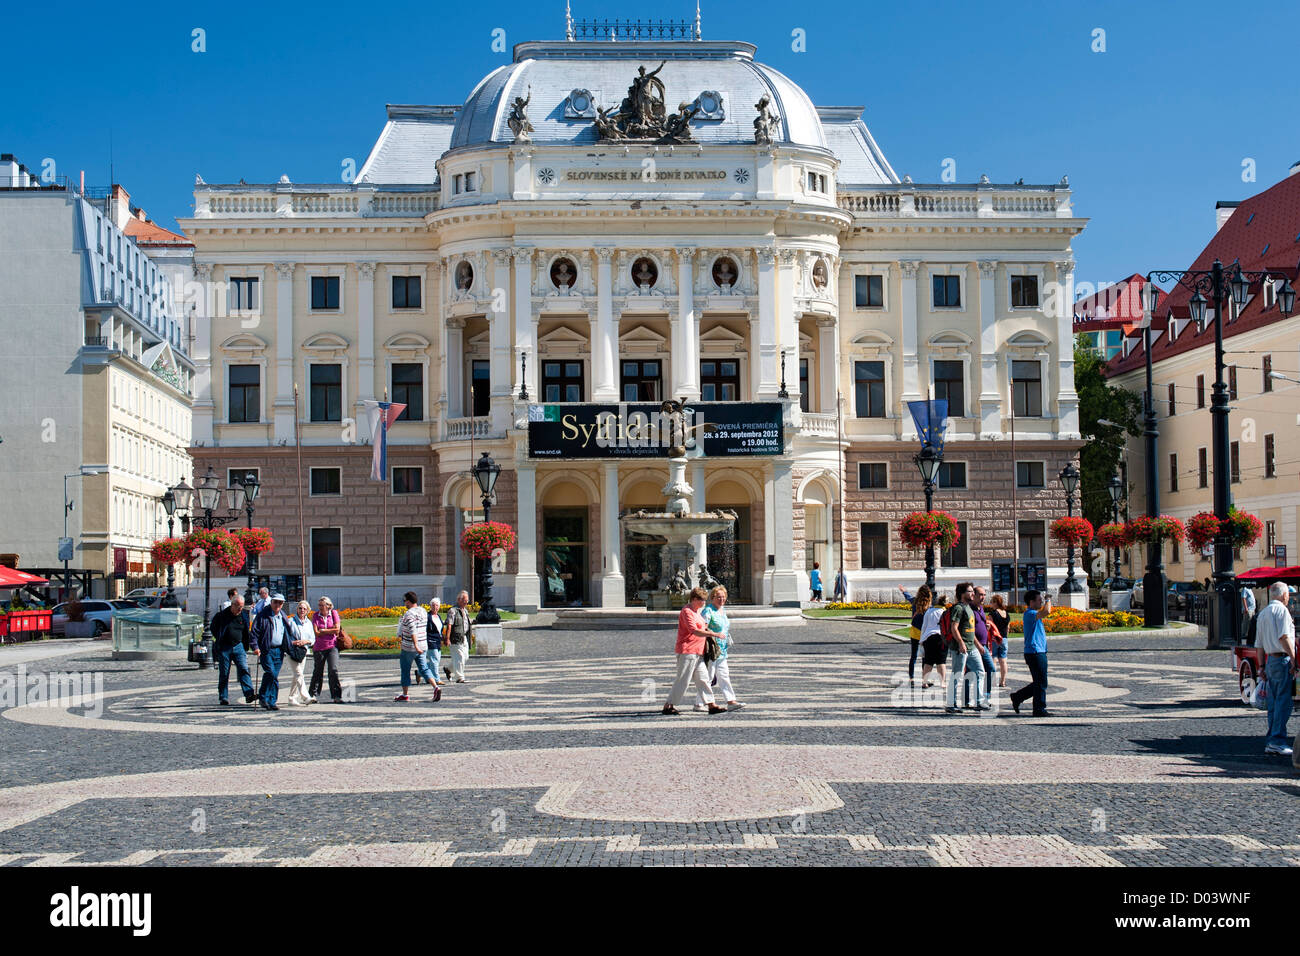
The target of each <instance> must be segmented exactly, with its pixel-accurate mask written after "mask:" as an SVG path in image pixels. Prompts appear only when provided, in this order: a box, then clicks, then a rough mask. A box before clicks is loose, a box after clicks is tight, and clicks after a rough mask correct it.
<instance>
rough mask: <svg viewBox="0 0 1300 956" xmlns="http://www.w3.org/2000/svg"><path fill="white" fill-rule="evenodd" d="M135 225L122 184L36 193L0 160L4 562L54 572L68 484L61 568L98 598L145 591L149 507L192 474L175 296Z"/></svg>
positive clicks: (160, 522) (155, 523) (45, 187)
mask: <svg viewBox="0 0 1300 956" xmlns="http://www.w3.org/2000/svg"><path fill="white" fill-rule="evenodd" d="M132 223H136V225H132ZM146 223H147V220H145V219H144V218H142V214H139V213H138V211H135V212H133V211H132V209H131V207H130V204H129V197H128V196H127V195H126V193H125V191H124V190H122V189H121V187H114V188H113V189H112V190H105V191H103V192H101V193H100V194H92V193H88V192H87V191H86V190H84V189H81V188H79V187H78V186H77V185H76V184H75V183H72V182H71V181H65V182H62V183H59V184H43V183H41V182H40V181H39V180H38V179H36V178H35V177H33V176H32V175H31V174H30V173H28V172H27V171H26V169H25V167H23V166H22V165H21V164H19V163H18V162H17V161H16V160H15V159H14V158H13V157H12V156H9V155H5V156H2V157H0V289H2V290H3V302H0V308H2V309H3V315H2V317H0V321H3V325H4V330H5V341H6V346H7V349H8V351H9V358H10V360H9V361H7V362H5V363H3V367H0V394H2V395H4V397H5V400H4V402H3V403H0V437H2V438H3V439H4V446H3V454H0V488H2V489H3V494H0V551H4V552H5V553H13V554H17V555H18V556H19V559H20V561H21V563H22V566H23V567H25V568H40V569H54V568H61V567H62V562H60V561H59V555H58V550H59V538H60V537H62V535H63V531H64V518H65V501H64V488H65V487H66V489H67V498H68V499H70V500H71V502H72V503H73V507H72V509H71V510H70V511H68V513H67V531H68V537H70V538H72V540H73V543H74V551H73V557H72V560H71V562H70V569H71V570H73V571H75V572H80V575H79V576H81V577H83V579H93V580H94V581H95V582H96V584H95V585H94V588H93V592H94V593H95V595H96V596H104V595H105V594H106V593H107V594H109V595H114V594H120V593H123V591H124V589H127V588H129V587H131V586H135V585H143V584H150V585H151V584H154V583H155V582H156V581H157V570H158V569H155V568H154V567H153V566H152V558H151V556H150V546H151V545H152V543H153V542H154V540H156V539H157V538H159V537H162V536H164V535H165V534H166V521H165V519H163V512H162V507H161V505H160V503H159V498H160V497H161V496H162V494H163V492H164V491H165V490H166V489H167V487H168V486H170V485H174V484H175V483H176V482H177V481H179V480H180V479H181V478H183V477H188V476H189V475H190V474H191V472H192V465H191V462H190V457H189V453H188V447H189V444H190V393H191V388H192V385H193V374H194V366H193V364H192V363H191V362H190V359H189V357H188V350H187V343H186V341H185V336H184V334H183V329H182V325H181V322H180V320H179V318H178V316H177V314H176V310H175V308H174V305H173V303H174V302H176V301H179V298H180V291H179V290H178V289H176V288H175V287H174V286H173V284H172V282H170V281H169V279H168V276H167V274H166V272H165V271H164V270H163V269H162V268H160V267H159V266H158V265H157V264H156V263H155V262H154V261H153V260H152V259H151V258H150V256H149V254H148V253H147V251H146V250H145V249H144V248H142V246H141V245H140V244H139V243H138V242H137V241H136V239H135V238H134V236H133V235H132V231H133V230H135V229H138V228H142V227H143V225H144V224H146ZM148 225H150V226H152V224H151V223H149V224H148ZM172 241H173V242H175V243H176V245H177V247H179V248H175V249H173V255H174V256H176V257H178V258H179V259H181V260H183V259H185V257H186V253H185V252H184V251H183V250H184V248H185V247H186V246H187V245H188V244H187V243H186V242H185V240H184V237H180V236H174V237H173V240H172ZM190 248H191V249H192V247H190ZM188 271H189V265H188V263H185V262H182V263H179V264H178V265H177V267H176V274H177V275H180V274H183V273H185V272H188ZM83 466H87V467H86V470H92V471H97V472H98V473H97V474H91V475H86V474H83ZM64 476H68V477H67V478H66V479H65V478H64ZM118 573H120V575H121V576H115V575H117V574H118Z"/></svg>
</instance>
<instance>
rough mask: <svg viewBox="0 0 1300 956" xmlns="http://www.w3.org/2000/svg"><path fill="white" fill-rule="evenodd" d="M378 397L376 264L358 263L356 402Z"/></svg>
mask: <svg viewBox="0 0 1300 956" xmlns="http://www.w3.org/2000/svg"><path fill="white" fill-rule="evenodd" d="M374 397H375V264H374V263H373V262H358V263H357V405H358V406H360V405H361V403H362V402H363V401H366V400H367V399H369V400H371V401H373V400H374Z"/></svg>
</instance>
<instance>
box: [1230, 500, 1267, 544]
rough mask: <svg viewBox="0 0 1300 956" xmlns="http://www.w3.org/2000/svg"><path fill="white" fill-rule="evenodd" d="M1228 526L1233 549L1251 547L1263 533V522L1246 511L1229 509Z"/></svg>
mask: <svg viewBox="0 0 1300 956" xmlns="http://www.w3.org/2000/svg"><path fill="white" fill-rule="evenodd" d="M1228 524H1229V526H1230V527H1231V531H1232V546H1233V547H1234V548H1249V547H1252V546H1254V544H1255V542H1256V541H1258V540H1259V539H1260V536H1261V535H1262V534H1263V533H1264V522H1262V521H1260V520H1259V519H1258V518H1257V517H1255V516H1254V515H1253V514H1251V513H1250V512H1248V511H1238V510H1237V509H1236V508H1229V509H1228Z"/></svg>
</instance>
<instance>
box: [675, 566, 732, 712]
mask: <svg viewBox="0 0 1300 956" xmlns="http://www.w3.org/2000/svg"><path fill="white" fill-rule="evenodd" d="M708 599H709V596H708V595H707V594H706V593H705V592H704V589H703V588H696V589H695V590H693V591H691V598H690V603H688V604H687V605H686V606H685V607H684V608H682V613H681V614H680V615H678V617H677V647H676V651H677V679H676V680H675V681H673V689H672V692H671V693H670V694H669V695H668V703H666V704H664V711H663V712H664V713H665V714H680V713H681V711H680V710H678V709H677V702H678V701H680V700H682V699H683V698H684V697H685V696H686V688H687V685H688V684H690V683H691V681H692V680H694V681H695V688H696V690H697V691H698V692H699V695H700V699H701V700H703V701H705V702H706V703H707V704H708V705H709V713H710V714H725V713H726V712H727V708H725V707H719V706H718V705H717V704H716V703H715V702H714V700H713V689H712V688H711V687H709V668H708V665H707V664H705V663H704V661H703V660H702V659H701V655H702V654H703V653H704V639H705V638H706V637H708V636H709V629H708V626H707V625H706V624H705V623H704V618H703V617H701V616H700V611H701V610H703V608H704V603H705V602H706V601H707V600H708Z"/></svg>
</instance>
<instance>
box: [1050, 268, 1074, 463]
mask: <svg viewBox="0 0 1300 956" xmlns="http://www.w3.org/2000/svg"><path fill="white" fill-rule="evenodd" d="M1055 265H1056V283H1057V286H1058V289H1057V294H1056V315H1055V319H1056V352H1057V376H1058V379H1057V385H1056V389H1057V391H1056V396H1057V397H1056V437H1057V438H1075V439H1077V438H1079V437H1080V435H1079V395H1078V393H1077V392H1075V390H1074V315H1073V308H1072V305H1073V303H1074V260H1073V259H1065V260H1061V261H1058V262H1057V263H1055ZM1048 318H1052V316H1048ZM1047 387H1048V383H1047V381H1046V376H1044V381H1043V389H1044V391H1046V389H1047ZM1043 405H1044V409H1045V407H1046V405H1047V395H1046V394H1044V395H1043Z"/></svg>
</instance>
